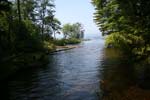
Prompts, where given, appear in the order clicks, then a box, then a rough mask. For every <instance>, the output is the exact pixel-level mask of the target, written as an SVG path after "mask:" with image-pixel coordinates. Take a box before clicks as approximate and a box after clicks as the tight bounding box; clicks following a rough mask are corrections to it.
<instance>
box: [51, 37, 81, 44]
mask: <svg viewBox="0 0 150 100" xmlns="http://www.w3.org/2000/svg"><path fill="white" fill-rule="evenodd" d="M53 43H54V44H55V45H57V46H65V45H68V44H69V45H70V44H78V43H81V40H80V39H76V38H70V39H60V40H53Z"/></svg>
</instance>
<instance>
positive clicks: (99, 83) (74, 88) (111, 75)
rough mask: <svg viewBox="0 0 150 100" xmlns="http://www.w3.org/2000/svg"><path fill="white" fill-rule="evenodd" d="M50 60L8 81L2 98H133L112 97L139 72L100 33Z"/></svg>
mask: <svg viewBox="0 0 150 100" xmlns="http://www.w3.org/2000/svg"><path fill="white" fill-rule="evenodd" d="M49 60H50V63H49V64H48V65H47V66H42V67H41V68H37V69H35V68H33V69H31V70H26V71H24V72H21V73H19V74H18V75H17V76H15V78H13V79H11V80H10V81H9V82H8V83H6V84H5V85H4V86H3V88H1V95H2V97H3V99H1V100H102V99H104V100H134V99H116V98H120V97H121V95H120V97H113V96H116V93H117V95H118V94H119V93H121V91H123V90H126V89H127V88H128V87H130V86H133V85H135V83H136V81H135V80H136V78H135V77H136V74H135V71H134V70H133V67H130V66H129V65H128V64H127V63H126V62H125V61H123V60H121V59H120V53H119V51H117V50H114V49H105V48H104V40H103V39H102V38H100V37H94V38H92V40H91V41H85V42H83V43H81V44H80V45H79V47H78V48H75V49H72V50H68V51H62V52H59V53H56V54H54V55H50V56H49ZM110 92H112V93H111V95H110ZM112 95H113V96H112ZM114 98H115V99H114ZM136 100H138V99H136ZM139 100H142V99H139ZM144 100H150V99H144Z"/></svg>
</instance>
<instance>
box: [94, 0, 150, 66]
mask: <svg viewBox="0 0 150 100" xmlns="http://www.w3.org/2000/svg"><path fill="white" fill-rule="evenodd" d="M92 4H93V5H94V6H95V10H96V12H95V13H94V20H95V22H96V23H97V25H98V27H99V29H100V30H101V31H102V34H103V35H108V36H107V38H106V45H108V46H109V45H113V47H115V48H119V49H121V51H122V52H124V53H125V55H127V56H128V58H130V60H132V61H134V62H135V61H142V60H145V61H146V62H147V63H149V59H150V35H149V34H150V15H149V14H150V10H149V4H150V1H149V0H147V1H145V0H132V1H131V0H92Z"/></svg>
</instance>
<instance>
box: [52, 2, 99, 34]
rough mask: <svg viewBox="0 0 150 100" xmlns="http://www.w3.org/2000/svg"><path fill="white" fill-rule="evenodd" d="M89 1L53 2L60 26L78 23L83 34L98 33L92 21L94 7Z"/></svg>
mask: <svg viewBox="0 0 150 100" xmlns="http://www.w3.org/2000/svg"><path fill="white" fill-rule="evenodd" d="M90 1H91V0H55V5H56V8H55V9H56V13H55V16H56V18H58V19H59V20H60V21H61V23H62V24H65V23H76V22H80V23H82V24H83V26H84V29H85V34H96V33H100V32H99V30H98V28H97V27H96V25H95V23H94V21H93V13H94V7H93V6H92V4H91V3H90Z"/></svg>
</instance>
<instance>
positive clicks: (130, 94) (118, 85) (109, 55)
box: [100, 49, 150, 100]
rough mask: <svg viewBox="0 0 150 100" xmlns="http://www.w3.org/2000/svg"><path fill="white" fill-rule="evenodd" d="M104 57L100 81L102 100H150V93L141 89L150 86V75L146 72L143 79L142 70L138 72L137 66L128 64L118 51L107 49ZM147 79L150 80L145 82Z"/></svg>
mask: <svg viewBox="0 0 150 100" xmlns="http://www.w3.org/2000/svg"><path fill="white" fill-rule="evenodd" d="M116 52H117V53H116ZM118 54H119V55H118ZM104 55H105V56H104V59H103V64H102V70H101V73H102V77H101V81H100V83H101V84H100V89H101V90H100V96H101V99H102V100H150V91H149V90H145V89H144V88H142V87H141V86H146V84H147V87H148V86H150V84H148V83H147V82H148V81H149V80H150V77H149V76H150V75H148V77H147V75H145V74H146V73H145V72H144V77H142V78H141V75H142V74H143V72H141V69H140V70H136V69H137V67H138V66H137V65H136V66H135V65H131V64H129V63H127V61H126V60H125V58H123V57H121V53H119V51H117V50H114V49H106V50H104ZM140 67H141V66H140ZM143 69H144V68H143ZM146 70H147V69H146ZM147 72H148V73H149V72H150V71H147ZM139 73H142V74H139ZM140 78H141V79H142V80H143V81H142V80H141V79H140ZM146 78H149V79H147V80H145V79H146ZM149 83H150V82H149Z"/></svg>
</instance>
